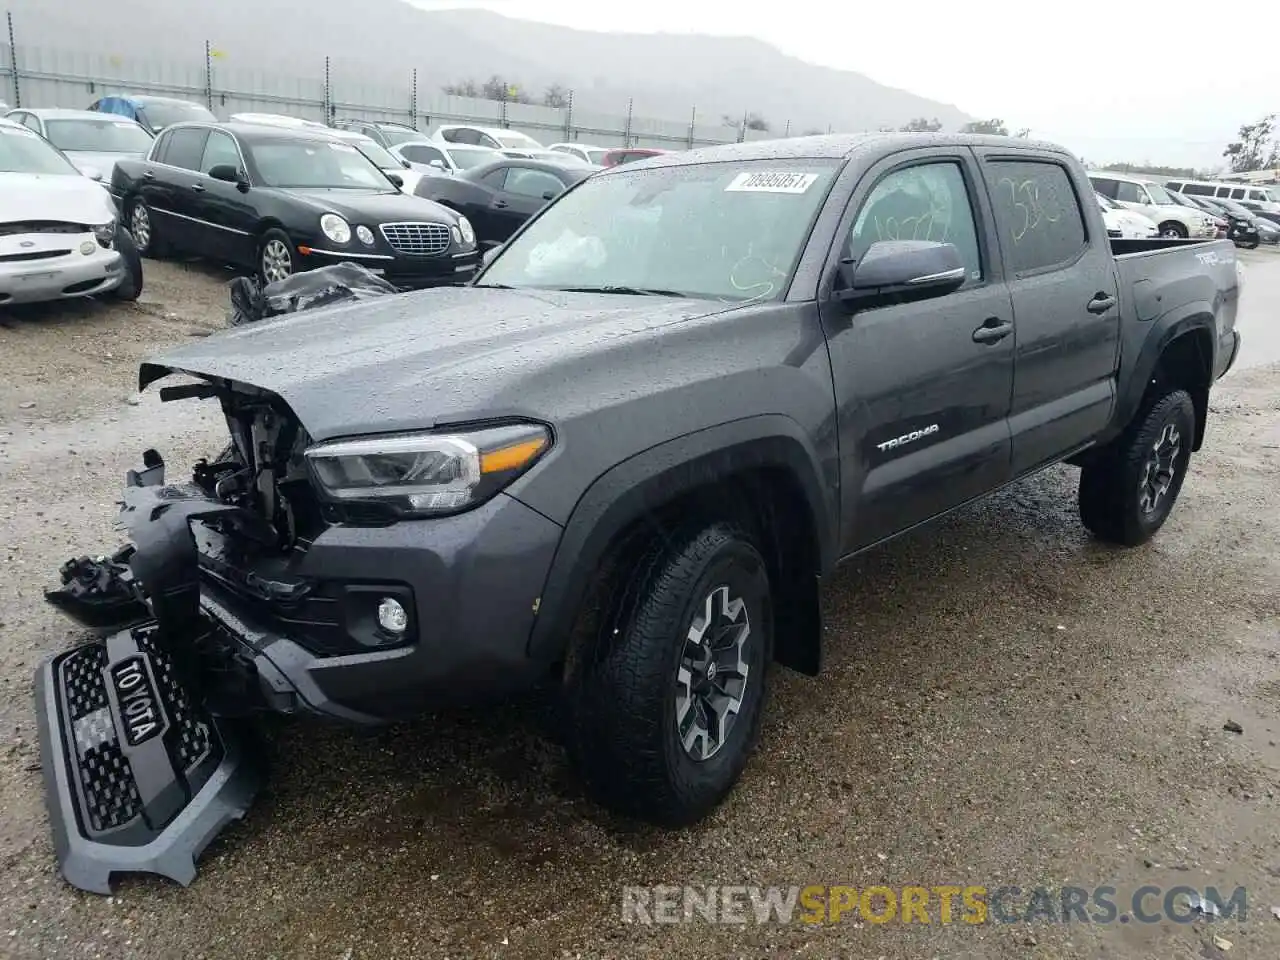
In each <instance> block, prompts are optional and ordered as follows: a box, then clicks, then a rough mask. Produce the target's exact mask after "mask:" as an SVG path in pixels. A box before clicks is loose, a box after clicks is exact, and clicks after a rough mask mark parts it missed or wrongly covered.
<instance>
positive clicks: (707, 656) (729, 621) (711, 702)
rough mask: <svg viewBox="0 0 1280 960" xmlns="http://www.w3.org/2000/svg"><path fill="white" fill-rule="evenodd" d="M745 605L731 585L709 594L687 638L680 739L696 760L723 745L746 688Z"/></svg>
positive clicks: (679, 695) (679, 681)
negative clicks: (730, 591)
mask: <svg viewBox="0 0 1280 960" xmlns="http://www.w3.org/2000/svg"><path fill="white" fill-rule="evenodd" d="M750 637H751V621H750V618H749V616H748V614H747V605H746V602H745V601H744V600H742V598H741V597H731V596H730V594H729V588H728V587H727V586H719V587H716V588H715V589H714V590H712V591H711V592H710V593H709V594H707V596H706V598H705V599H704V600H703V603H702V612H701V614H700V615H698V616H697V617H695V618H694V621H693V623H692V624H691V625H690V627H689V632H688V634H687V635H686V637H685V641H684V649H683V650H682V651H681V656H680V665H679V667H678V668H677V671H676V703H675V711H676V736H677V738H678V739H679V740H680V744H681V746H682V747H683V748H684V750H685V752H686V753H687V754H688V755H689V756H690V757H691V758H692V759H693V760H696V761H703V760H708V759H710V758H711V757H713V756H715V754H716V753H717V752H718V751H719V750H720V748H721V747H723V746H724V744H725V741H726V740H727V739H728V737H729V734H730V733H731V732H732V730H733V727H734V724H735V723H736V722H737V720H738V713H739V711H740V710H741V709H742V700H743V696H744V695H745V694H746V690H747V675H748V672H749V670H748V664H747V655H746V645H747V643H748V641H749V638H750Z"/></svg>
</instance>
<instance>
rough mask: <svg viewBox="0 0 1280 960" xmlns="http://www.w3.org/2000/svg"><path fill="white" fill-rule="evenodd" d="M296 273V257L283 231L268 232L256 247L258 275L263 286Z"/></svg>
mask: <svg viewBox="0 0 1280 960" xmlns="http://www.w3.org/2000/svg"><path fill="white" fill-rule="evenodd" d="M297 272H298V255H297V253H296V252H295V251H294V249H293V244H292V243H290V242H289V235H288V234H287V233H285V232H284V231H283V230H275V229H272V230H268V231H267V232H266V233H264V234H263V235H262V243H261V244H259V246H258V275H259V276H260V277H261V278H262V282H263V284H268V283H275V282H276V281H277V280H284V279H285V278H286V277H291V276H293V275H294V274H295V273H297Z"/></svg>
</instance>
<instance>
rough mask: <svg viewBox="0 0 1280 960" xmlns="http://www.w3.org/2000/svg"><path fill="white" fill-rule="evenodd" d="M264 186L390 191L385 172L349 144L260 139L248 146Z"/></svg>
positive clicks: (247, 144) (249, 143)
mask: <svg viewBox="0 0 1280 960" xmlns="http://www.w3.org/2000/svg"><path fill="white" fill-rule="evenodd" d="M245 146H246V147H247V148H248V151H249V156H250V157H251V158H252V161H253V164H254V166H256V167H257V168H258V176H259V177H260V178H261V179H262V184H263V186H267V187H305V188H322V189H330V190H369V189H374V190H387V191H390V190H391V189H392V187H391V183H390V182H389V181H388V180H387V178H386V176H384V175H383V173H382V171H381V170H379V169H378V168H377V167H375V166H374V165H373V164H372V163H370V162H369V160H368V159H366V158H365V156H364V154H362V153H361V152H360V151H359V150H357V149H356V148H355V147H353V146H352V145H351V144H349V143H329V142H325V141H320V140H283V139H282V140H259V141H257V142H256V143H255V142H252V141H251V142H248V143H246V144H245Z"/></svg>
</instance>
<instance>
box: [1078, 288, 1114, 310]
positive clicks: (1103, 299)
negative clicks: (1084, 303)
mask: <svg viewBox="0 0 1280 960" xmlns="http://www.w3.org/2000/svg"><path fill="white" fill-rule="evenodd" d="M1115 305H1116V298H1115V297H1113V296H1111V295H1110V294H1108V293H1099V294H1097V295H1096V296H1095V297H1094V298H1093V299H1092V300H1090V301H1089V306H1088V307H1086V308H1085V309H1087V310H1088V311H1089V312H1090V313H1106V312H1107V311H1108V310H1110V309H1111V308H1112V307H1114V306H1115Z"/></svg>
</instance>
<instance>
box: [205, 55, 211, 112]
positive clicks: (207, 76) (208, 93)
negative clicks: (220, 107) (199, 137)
mask: <svg viewBox="0 0 1280 960" xmlns="http://www.w3.org/2000/svg"><path fill="white" fill-rule="evenodd" d="M204 105H205V106H206V107H208V108H209V109H210V110H212V109H213V46H212V45H211V44H210V43H209V41H208V40H206V41H205V42H204Z"/></svg>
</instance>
